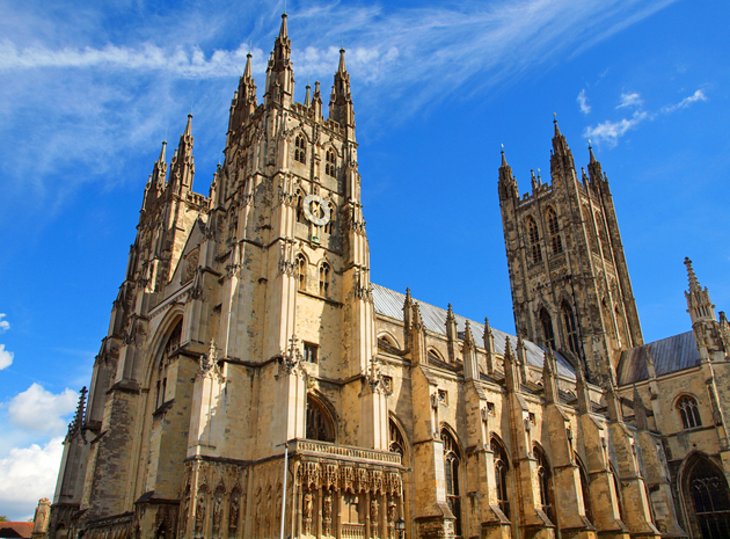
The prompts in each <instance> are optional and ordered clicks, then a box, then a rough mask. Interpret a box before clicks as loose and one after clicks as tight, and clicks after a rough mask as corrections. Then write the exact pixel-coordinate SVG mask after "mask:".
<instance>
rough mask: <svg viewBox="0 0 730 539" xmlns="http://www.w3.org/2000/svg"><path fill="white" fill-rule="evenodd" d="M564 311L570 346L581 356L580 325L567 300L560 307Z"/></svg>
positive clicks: (566, 335)
mask: <svg viewBox="0 0 730 539" xmlns="http://www.w3.org/2000/svg"><path fill="white" fill-rule="evenodd" d="M560 310H561V311H562V313H563V327H564V328H565V338H566V339H567V341H568V348H569V349H570V351H571V352H573V353H574V354H575V355H576V356H577V357H580V352H579V350H580V344H579V341H578V325H577V324H576V322H575V313H573V309H571V308H570V305H568V303H567V302H563V305H562V307H561V309H560Z"/></svg>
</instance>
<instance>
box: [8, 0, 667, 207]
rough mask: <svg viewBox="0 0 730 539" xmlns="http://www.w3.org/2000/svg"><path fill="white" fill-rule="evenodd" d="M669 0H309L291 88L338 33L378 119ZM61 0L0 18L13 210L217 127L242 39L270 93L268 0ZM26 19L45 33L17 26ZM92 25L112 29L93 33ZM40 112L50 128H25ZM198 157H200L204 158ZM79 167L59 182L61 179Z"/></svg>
mask: <svg viewBox="0 0 730 539" xmlns="http://www.w3.org/2000/svg"><path fill="white" fill-rule="evenodd" d="M670 3H671V0H654V1H650V2H644V1H640V0H623V1H620V0H586V1H584V2H580V3H578V4H576V3H575V2H573V1H572V0H512V1H509V2H507V3H503V4H500V5H499V6H496V5H492V4H489V3H484V2H477V1H474V0H466V1H465V2H462V3H459V4H456V5H455V6H453V7H452V6H449V7H444V5H442V4H438V3H436V4H433V5H431V6H430V7H411V8H392V7H391V6H388V7H387V8H386V7H385V6H379V5H375V6H359V5H352V4H344V3H339V2H331V3H323V2H320V3H317V2H313V3H311V4H307V5H306V7H304V8H303V9H301V10H295V11H294V13H293V14H292V15H291V16H290V20H289V33H290V36H291V39H292V51H293V61H294V71H295V76H296V80H297V94H298V95H297V98H298V99H301V98H302V97H303V96H302V95H300V94H301V93H303V90H304V85H305V84H306V83H308V82H309V83H311V82H313V81H314V80H317V79H318V80H320V81H323V83H324V84H323V86H324V88H325V91H326V90H327V87H328V82H329V81H331V80H332V75H333V73H334V71H335V69H336V66H337V49H338V48H339V47H340V46H341V45H344V46H345V47H346V48H347V50H348V52H347V65H348V69H349V71H350V72H351V74H352V80H353V86H354V88H355V89H356V91H357V94H356V95H355V100H356V104H357V107H358V112H361V113H363V117H365V118H368V120H369V121H370V122H373V123H375V122H382V121H383V120H384V118H383V117H382V115H383V114H385V113H384V112H383V111H385V110H388V107H387V104H388V103H389V102H394V101H398V102H399V110H400V113H399V114H398V115H397V118H396V120H400V121H403V120H406V119H407V118H408V117H409V116H410V115H412V114H414V113H416V112H418V111H421V110H422V109H423V108H424V107H429V106H434V104H436V103H438V102H441V101H443V100H446V99H450V98H453V97H454V96H459V95H481V94H485V92H488V91H490V90H494V89H500V88H504V87H508V86H509V85H512V84H515V83H516V82H517V81H519V80H520V79H522V78H524V77H525V76H527V75H528V74H529V73H531V72H533V71H534V70H535V69H545V68H549V66H550V65H551V64H553V63H554V62H555V61H557V60H558V59H561V58H565V57H571V56H574V55H575V54H579V51H581V50H586V49H587V48H589V47H591V46H592V45H594V44H595V43H597V42H599V41H601V40H603V39H606V38H607V37H610V36H611V35H612V34H613V33H615V32H618V31H620V30H621V29H623V28H625V27H626V26H627V25H630V24H633V23H635V22H638V21H639V20H642V19H643V18H646V17H648V16H650V15H652V14H653V13H655V12H656V11H658V10H660V9H662V8H664V7H666V6H667V5H668V4H670ZM62 8H63V5H62V3H61V5H60V6H56V8H55V10H50V11H49V12H43V13H42V14H41V12H38V13H34V12H31V14H29V13H27V12H22V13H20V14H19V13H12V9H13V7H12V6H11V7H9V8H8V11H9V13H7V14H6V15H7V18H6V20H11V21H15V23H14V24H12V25H10V24H9V23H2V22H0V30H2V31H3V32H2V33H3V35H4V39H3V40H2V41H0V73H2V74H3V75H4V79H5V80H6V81H7V83H6V84H4V85H2V86H0V136H2V137H4V138H6V139H8V140H13V141H14V144H13V145H12V147H13V148H14V150H13V151H12V152H11V151H10V150H9V149H5V150H3V149H1V148H0V161H3V162H4V166H5V171H6V175H7V177H8V181H7V182H5V185H4V186H0V215H3V216H5V217H6V218H7V219H12V218H13V217H12V214H13V211H16V210H17V208H19V207H20V206H19V205H18V204H15V203H14V202H20V201H22V203H21V205H28V204H35V205H37V206H38V209H40V208H41V207H43V208H45V207H50V212H49V213H48V214H47V215H49V216H52V215H53V214H54V212H57V211H58V210H59V209H60V208H61V207H63V205H64V204H65V201H66V199H67V198H68V197H69V196H73V195H74V193H75V192H76V191H77V190H78V189H79V188H80V186H82V185H84V184H87V183H91V182H103V184H104V185H107V186H109V185H115V184H116V183H118V182H128V181H131V180H132V178H128V177H127V176H126V175H125V174H123V173H122V172H121V171H124V170H125V168H126V167H125V162H126V161H125V159H126V156H127V155H129V154H138V153H139V152H140V151H142V150H143V149H149V148H152V147H155V146H157V144H158V143H159V140H160V139H161V138H163V137H164V136H165V133H166V131H167V128H166V126H170V125H174V126H175V129H177V128H178V126H179V125H181V122H182V121H184V120H183V118H184V115H185V113H187V112H188V111H189V110H190V109H191V108H192V109H193V112H195V113H196V127H195V129H196V137H197V140H196V143H198V141H203V143H205V142H204V141H207V140H220V139H219V138H218V136H219V135H220V134H221V133H223V132H224V130H223V129H222V126H224V125H225V121H226V111H227V109H228V105H229V104H230V99H231V96H232V93H233V90H234V88H235V82H236V79H237V77H238V76H239V75H240V73H241V71H242V68H243V63H244V59H245V53H246V52H247V51H248V50H249V48H250V49H251V50H252V51H253V55H254V72H255V74H256V76H257V83H258V87H259V94H261V93H262V91H263V85H264V81H263V80H262V79H263V77H262V74H263V72H264V71H265V67H266V61H267V59H268V51H269V50H270V49H271V46H272V44H273V37H274V36H273V34H274V32H275V29H276V28H278V24H277V18H278V15H277V14H276V13H275V12H274V11H273V10H272V11H271V12H270V13H266V12H262V10H260V9H257V10H241V9H238V8H236V9H234V8H233V7H231V6H230V5H229V4H224V3H222V2H221V3H219V5H216V2H213V3H211V4H206V5H205V7H198V8H192V9H187V10H184V9H182V8H180V10H178V11H175V10H170V11H169V12H166V13H165V14H159V13H157V12H155V13H152V14H145V13H142V15H140V16H139V17H138V19H137V20H136V22H135V25H134V26H133V27H124V28H120V29H117V28H116V27H115V26H114V23H111V22H110V20H107V19H105V17H104V16H102V14H100V11H99V10H96V11H94V10H93V9H92V8H86V9H85V11H84V12H83V13H82V14H81V15H79V14H76V15H75V17H76V18H74V19H72V20H67V19H66V17H65V14H64V15H63V16H61V13H62V12H63V11H64V10H63V9H62ZM15 9H23V8H21V7H17V8H15ZM74 13H76V12H75V11H74ZM251 13H257V14H258V15H257V16H256V17H255V18H252V17H251V15H250V14H251ZM104 20H107V22H106V23H105V24H106V26H105V25H104V24H103V23H102V22H100V21H104ZM20 23H23V24H20ZM3 24H4V26H3ZM29 27H33V28H38V29H39V31H38V33H37V34H30V33H28V32H25V31H23V30H22V28H29ZM203 28H204V29H205V32H203V31H202V30H201V29H203ZM242 28H243V29H244V30H242ZM98 36H109V37H108V38H107V39H109V40H110V41H109V42H106V43H98V42H96V41H95V39H98ZM231 37H232V38H233V39H232V40H231ZM170 43H173V44H174V45H170ZM576 51H578V52H576ZM485 95H488V94H485ZM404 96H407V99H403V98H404ZM586 105H587V103H586ZM379 115H380V116H379ZM387 120H388V121H391V122H392V121H394V118H393V116H392V115H388V118H387ZM33 125H43V126H44V130H43V131H42V132H41V131H31V130H28V128H27V126H33ZM363 125H365V126H366V125H367V124H361V128H363ZM170 135H172V137H173V139H174V133H170ZM198 147H199V148H200V147H201V146H200V145H199V146H198ZM219 150H220V148H216V149H215V151H213V150H212V149H211V151H210V154H211V155H213V154H214V153H215V152H217V151H219ZM150 156H152V154H151V153H150ZM204 166H205V163H204V162H202V160H200V161H199V170H204ZM72 167H73V168H72ZM70 168H72V169H73V171H74V172H72V173H68V174H65V175H64V181H63V182H58V181H53V179H52V178H53V177H54V175H56V174H59V173H64V172H65V171H67V170H68V169H70ZM30 169H32V170H33V171H34V173H33V174H32V175H29V174H27V171H28V170H30ZM79 169H83V170H86V171H88V172H87V173H85V174H81V175H79V174H78V173H76V171H78V170H79ZM135 180H137V179H136V178H135ZM0 219H1V218H0Z"/></svg>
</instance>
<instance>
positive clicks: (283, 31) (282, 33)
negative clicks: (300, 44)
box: [279, 11, 289, 38]
mask: <svg viewBox="0 0 730 539" xmlns="http://www.w3.org/2000/svg"><path fill="white" fill-rule="evenodd" d="M286 18H287V16H286V11H284V13H282V14H281V26H280V27H279V37H283V38H286V37H289V28H288V27H287V25H286Z"/></svg>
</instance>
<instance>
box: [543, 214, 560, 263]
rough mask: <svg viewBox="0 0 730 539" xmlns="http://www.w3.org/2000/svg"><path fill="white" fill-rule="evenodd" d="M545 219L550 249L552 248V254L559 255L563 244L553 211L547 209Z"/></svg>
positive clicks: (556, 216)
mask: <svg viewBox="0 0 730 539" xmlns="http://www.w3.org/2000/svg"><path fill="white" fill-rule="evenodd" d="M545 217H546V221H547V225H548V232H549V234H550V247H551V248H552V251H553V254H554V255H555V254H559V253H562V252H563V242H562V240H561V239H560V226H559V224H558V215H557V214H556V213H555V210H554V209H553V208H551V207H548V209H547V211H546V212H545Z"/></svg>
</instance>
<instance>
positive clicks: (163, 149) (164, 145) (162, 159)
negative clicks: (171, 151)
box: [157, 140, 167, 163]
mask: <svg viewBox="0 0 730 539" xmlns="http://www.w3.org/2000/svg"><path fill="white" fill-rule="evenodd" d="M166 153H167V141H166V140H163V141H162V147H161V148H160V157H159V158H158V159H157V162H158V163H164V162H165V161H166V160H167V157H166V155H165V154H166Z"/></svg>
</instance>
